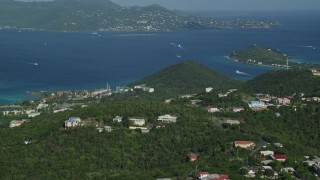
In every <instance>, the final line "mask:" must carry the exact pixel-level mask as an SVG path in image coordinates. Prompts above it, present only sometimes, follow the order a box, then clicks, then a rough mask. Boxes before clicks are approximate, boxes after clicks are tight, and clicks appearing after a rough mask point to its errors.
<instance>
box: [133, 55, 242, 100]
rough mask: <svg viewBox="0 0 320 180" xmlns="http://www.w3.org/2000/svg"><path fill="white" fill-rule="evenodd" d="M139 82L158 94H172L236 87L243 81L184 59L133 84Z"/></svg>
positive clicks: (134, 83)
mask: <svg viewBox="0 0 320 180" xmlns="http://www.w3.org/2000/svg"><path fill="white" fill-rule="evenodd" d="M137 84H147V86H149V87H153V88H155V95H156V96H170V95H177V94H185V93H196V92H201V91H204V89H205V88H206V87H213V88H214V89H225V88H236V87H237V86H238V85H240V84H241V82H240V81H237V80H234V79H232V78H230V77H228V76H226V75H223V74H220V73H217V72H215V71H213V70H212V69H210V68H208V67H206V66H204V65H202V64H199V63H197V62H195V61H184V62H181V63H178V64H175V65H172V66H169V67H167V68H165V69H163V70H161V71H159V72H157V73H155V74H153V75H151V76H148V77H145V78H143V79H141V80H138V81H136V82H133V83H132V84H131V86H132V85H137Z"/></svg>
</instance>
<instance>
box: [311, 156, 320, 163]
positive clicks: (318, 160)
mask: <svg viewBox="0 0 320 180" xmlns="http://www.w3.org/2000/svg"><path fill="white" fill-rule="evenodd" d="M312 161H313V162H314V163H315V164H317V165H320V158H319V157H315V158H314V159H312Z"/></svg>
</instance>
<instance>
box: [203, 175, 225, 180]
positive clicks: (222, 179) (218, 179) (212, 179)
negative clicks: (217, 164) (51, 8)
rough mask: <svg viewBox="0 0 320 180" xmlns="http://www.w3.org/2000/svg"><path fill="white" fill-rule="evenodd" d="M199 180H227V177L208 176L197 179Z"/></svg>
mask: <svg viewBox="0 0 320 180" xmlns="http://www.w3.org/2000/svg"><path fill="white" fill-rule="evenodd" d="M199 179H201V180H229V176H228V175H225V174H208V175H207V176H206V177H203V178H199Z"/></svg>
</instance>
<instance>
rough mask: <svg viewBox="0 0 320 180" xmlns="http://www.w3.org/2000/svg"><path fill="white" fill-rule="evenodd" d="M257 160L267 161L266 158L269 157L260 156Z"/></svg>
mask: <svg viewBox="0 0 320 180" xmlns="http://www.w3.org/2000/svg"><path fill="white" fill-rule="evenodd" d="M257 160H258V161H265V160H267V158H265V157H260V158H257Z"/></svg>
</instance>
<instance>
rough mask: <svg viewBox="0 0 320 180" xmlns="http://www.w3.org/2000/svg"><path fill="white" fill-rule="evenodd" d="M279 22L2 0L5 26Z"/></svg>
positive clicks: (154, 8)
mask: <svg viewBox="0 0 320 180" xmlns="http://www.w3.org/2000/svg"><path fill="white" fill-rule="evenodd" d="M274 25H276V23H274V22H271V21H268V22H260V21H255V20H243V21H237V22H234V21H223V20H217V19H214V18H211V17H200V16H186V15H181V14H178V13H175V12H174V11H170V10H168V9H166V8H164V7H161V6H159V5H151V6H147V7H121V6H119V5H117V4H115V3H113V2H111V1H110V0H55V1H50V2H21V1H14V0H1V6H0V29H1V28H34V29H45V30H58V31H97V30H108V31H170V30H189V29H214V28H270V27H271V26H274Z"/></svg>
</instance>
